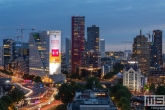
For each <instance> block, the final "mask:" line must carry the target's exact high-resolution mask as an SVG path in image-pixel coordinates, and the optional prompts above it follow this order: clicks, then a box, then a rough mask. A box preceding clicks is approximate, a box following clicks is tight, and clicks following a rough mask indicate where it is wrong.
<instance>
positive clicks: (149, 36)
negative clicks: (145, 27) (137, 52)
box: [146, 31, 153, 42]
mask: <svg viewBox="0 0 165 110" xmlns="http://www.w3.org/2000/svg"><path fill="white" fill-rule="evenodd" d="M146 34H147V35H148V38H149V42H150V38H151V36H152V42H153V34H150V31H149V32H148V33H146Z"/></svg>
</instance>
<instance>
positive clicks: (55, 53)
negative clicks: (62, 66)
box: [52, 49, 59, 57]
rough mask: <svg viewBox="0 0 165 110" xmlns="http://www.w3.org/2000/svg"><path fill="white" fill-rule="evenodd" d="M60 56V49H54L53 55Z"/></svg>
mask: <svg viewBox="0 0 165 110" xmlns="http://www.w3.org/2000/svg"><path fill="white" fill-rule="evenodd" d="M57 56H59V50H58V49H52V57H57Z"/></svg>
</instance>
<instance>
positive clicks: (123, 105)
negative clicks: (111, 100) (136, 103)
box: [117, 97, 130, 110]
mask: <svg viewBox="0 0 165 110" xmlns="http://www.w3.org/2000/svg"><path fill="white" fill-rule="evenodd" d="M117 106H118V107H119V108H121V109H122V110H128V109H129V106H130V101H129V100H128V99H127V98H126V97H121V98H120V100H119V102H118V103H117Z"/></svg>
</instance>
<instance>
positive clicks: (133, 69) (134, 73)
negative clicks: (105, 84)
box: [123, 61, 142, 91]
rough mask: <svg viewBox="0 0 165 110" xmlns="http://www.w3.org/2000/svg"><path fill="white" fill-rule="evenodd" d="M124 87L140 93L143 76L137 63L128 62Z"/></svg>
mask: <svg viewBox="0 0 165 110" xmlns="http://www.w3.org/2000/svg"><path fill="white" fill-rule="evenodd" d="M123 85H124V86H126V87H128V89H129V90H131V91H140V90H141V86H142V75H141V71H140V69H139V66H138V63H137V62H136V61H128V63H127V64H126V65H125V68H124V70H123Z"/></svg>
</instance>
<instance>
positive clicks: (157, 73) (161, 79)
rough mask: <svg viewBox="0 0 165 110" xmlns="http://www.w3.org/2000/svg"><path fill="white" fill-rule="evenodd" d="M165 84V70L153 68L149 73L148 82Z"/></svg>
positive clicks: (156, 84)
mask: <svg viewBox="0 0 165 110" xmlns="http://www.w3.org/2000/svg"><path fill="white" fill-rule="evenodd" d="M152 83H153V84H155V86H158V85H162V86H164V85H165V70H151V71H150V74H149V75H148V84H152Z"/></svg>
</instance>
